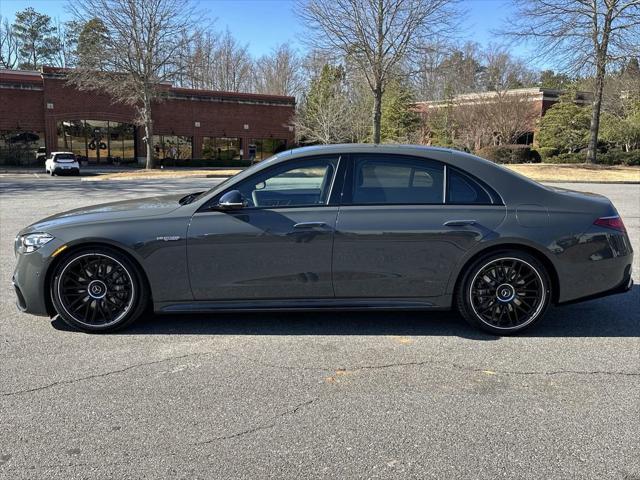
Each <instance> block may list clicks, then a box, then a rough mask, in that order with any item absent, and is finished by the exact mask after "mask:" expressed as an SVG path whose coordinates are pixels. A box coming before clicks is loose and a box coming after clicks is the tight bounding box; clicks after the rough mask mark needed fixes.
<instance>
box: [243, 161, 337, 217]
mask: <svg viewBox="0 0 640 480" xmlns="http://www.w3.org/2000/svg"><path fill="white" fill-rule="evenodd" d="M337 166H338V158H337V157H327V158H315V159H309V160H300V161H294V162H287V163H286V164H284V165H282V166H279V167H275V168H272V169H269V170H268V171H266V172H259V173H257V174H255V175H253V176H251V177H249V178H248V179H246V180H244V181H242V182H240V183H239V184H237V185H235V186H234V187H233V189H234V190H239V191H240V193H241V194H242V196H243V197H244V199H245V201H247V203H248V205H249V206H250V207H302V206H311V205H326V204H327V202H328V200H329V194H330V189H331V185H332V183H333V177H334V175H335V173H336V168H337Z"/></svg>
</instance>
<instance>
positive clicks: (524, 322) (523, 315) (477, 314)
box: [456, 250, 551, 335]
mask: <svg viewBox="0 0 640 480" xmlns="http://www.w3.org/2000/svg"><path fill="white" fill-rule="evenodd" d="M550 284H551V282H550V281H549V275H548V273H547V271H546V269H545V267H544V265H542V263H541V262H540V261H538V260H537V259H536V258H535V257H533V256H532V255H529V254H527V253H524V252H519V251H515V250H511V251H505V252H500V253H495V254H492V255H488V256H485V257H483V258H480V259H478V260H477V261H476V262H474V263H473V264H472V265H471V266H470V268H469V269H467V271H466V272H465V273H464V276H463V278H462V281H461V283H460V287H459V288H458V291H457V299H456V301H457V307H458V311H459V312H460V313H461V314H462V316H463V317H464V318H465V319H466V320H467V322H469V323H470V324H471V325H473V326H476V327H479V328H481V329H482V330H485V331H487V332H490V333H494V334H497V335H511V334H514V333H518V332H521V331H522V330H524V329H526V328H528V327H530V326H531V325H533V324H534V323H536V322H537V321H538V320H540V319H541V318H542V317H543V316H544V313H545V311H546V309H547V307H548V305H549V300H550V296H551V291H550Z"/></svg>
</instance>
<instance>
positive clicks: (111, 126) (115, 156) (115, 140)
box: [57, 120, 136, 163]
mask: <svg viewBox="0 0 640 480" xmlns="http://www.w3.org/2000/svg"><path fill="white" fill-rule="evenodd" d="M57 130H58V150H66V151H70V152H73V153H75V154H76V156H78V157H79V158H80V159H81V160H88V161H89V162H91V163H114V162H115V163H120V162H125V163H128V162H133V161H135V157H136V152H135V126H134V125H132V124H130V123H122V122H112V121H104V120H68V121H67V120H65V121H61V122H58V125H57Z"/></svg>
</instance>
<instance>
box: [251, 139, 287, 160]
mask: <svg viewBox="0 0 640 480" xmlns="http://www.w3.org/2000/svg"><path fill="white" fill-rule="evenodd" d="M286 149H287V141H286V140H282V139H279V138H253V139H251V143H250V144H249V148H248V149H247V156H248V158H249V160H251V161H252V162H253V161H256V162H259V161H260V160H264V159H266V158H269V157H270V156H272V155H275V154H276V153H279V152H282V151H284V150H286Z"/></svg>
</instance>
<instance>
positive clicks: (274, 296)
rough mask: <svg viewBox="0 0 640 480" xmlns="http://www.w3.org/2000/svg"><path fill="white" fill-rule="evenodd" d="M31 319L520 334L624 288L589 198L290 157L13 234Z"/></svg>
mask: <svg viewBox="0 0 640 480" xmlns="http://www.w3.org/2000/svg"><path fill="white" fill-rule="evenodd" d="M15 251H16V255H17V257H18V264H17V267H16V270H15V274H14V277H13V282H14V285H15V291H16V294H17V297H18V306H19V308H20V309H22V310H23V311H25V312H29V313H33V314H38V315H49V316H54V315H56V314H59V315H60V317H61V318H62V319H63V320H64V321H65V322H67V323H68V324H69V325H72V326H74V327H76V328H79V329H82V330H85V331H90V332H106V331H111V330H114V329H116V328H121V327H123V326H125V325H127V324H129V323H131V322H133V321H134V320H135V319H136V318H138V317H139V316H140V315H141V314H142V313H143V312H144V311H145V310H146V309H147V308H148V307H151V308H152V309H153V310H154V311H155V312H157V313H172V314H173V313H193V312H223V311H256V310H344V309H358V310H361V309H363V310H364V309H374V310H380V309H388V310H393V309H400V310H406V309H424V310H444V309H452V308H453V309H457V310H458V311H459V312H460V313H461V314H462V316H463V317H464V318H465V319H466V320H467V321H468V322H469V323H471V324H472V325H474V326H477V327H479V328H481V329H483V330H486V331H488V332H492V333H495V334H513V333H517V332H520V331H522V330H524V329H525V328H527V327H530V326H531V325H533V324H534V323H535V322H537V321H538V320H540V319H541V318H542V317H543V315H544V312H545V310H546V309H547V306H548V305H549V304H551V303H553V304H567V303H570V302H576V301H579V300H585V299H588V298H593V297H596V296H602V295H610V294H614V293H621V292H626V291H628V290H629V289H630V288H631V285H632V283H633V282H632V279H631V278H632V277H631V265H632V257H633V252H632V248H631V244H630V241H629V237H628V236H627V233H626V231H625V227H624V224H623V222H622V219H621V218H620V216H619V215H618V213H617V211H616V209H615V208H614V206H613V205H612V204H611V202H610V201H609V200H608V199H607V198H605V197H603V196H599V195H593V194H586V193H579V192H574V191H569V190H563V189H559V188H552V187H547V186H543V185H540V184H538V183H536V182H534V181H532V180H529V179H528V178H525V177H523V176H520V175H518V174H516V173H513V172H512V171H510V170H507V169H505V168H503V167H501V166H499V165H496V164H494V163H492V162H490V161H487V160H483V159H481V158H478V157H474V156H472V155H469V154H466V153H462V152H456V151H451V150H447V149H439V148H427V147H417V146H371V145H333V146H324V147H307V148H301V149H296V150H291V151H287V152H283V153H280V154H277V155H275V156H273V157H271V158H270V159H268V160H265V161H263V162H260V163H259V164H256V165H254V166H253V167H251V168H249V169H247V170H245V171H244V172H242V173H239V174H238V175H236V176H235V177H232V178H230V179H228V180H226V181H225V182H223V183H221V184H220V185H217V186H215V187H213V188H212V189H211V190H209V191H205V192H195V193H191V194H188V195H182V194H173V195H168V196H161V197H152V198H146V199H135V200H128V201H120V202H114V203H107V204H103V205H96V206H91V207H83V208H78V209H76V210H71V211H69V212H66V213H62V214H59V215H55V216H52V217H49V218H46V219H44V220H42V221H39V222H36V223H34V224H33V225H31V226H29V227H27V228H25V229H23V230H22V231H21V232H20V233H19V234H18V236H17V237H16V241H15Z"/></svg>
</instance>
